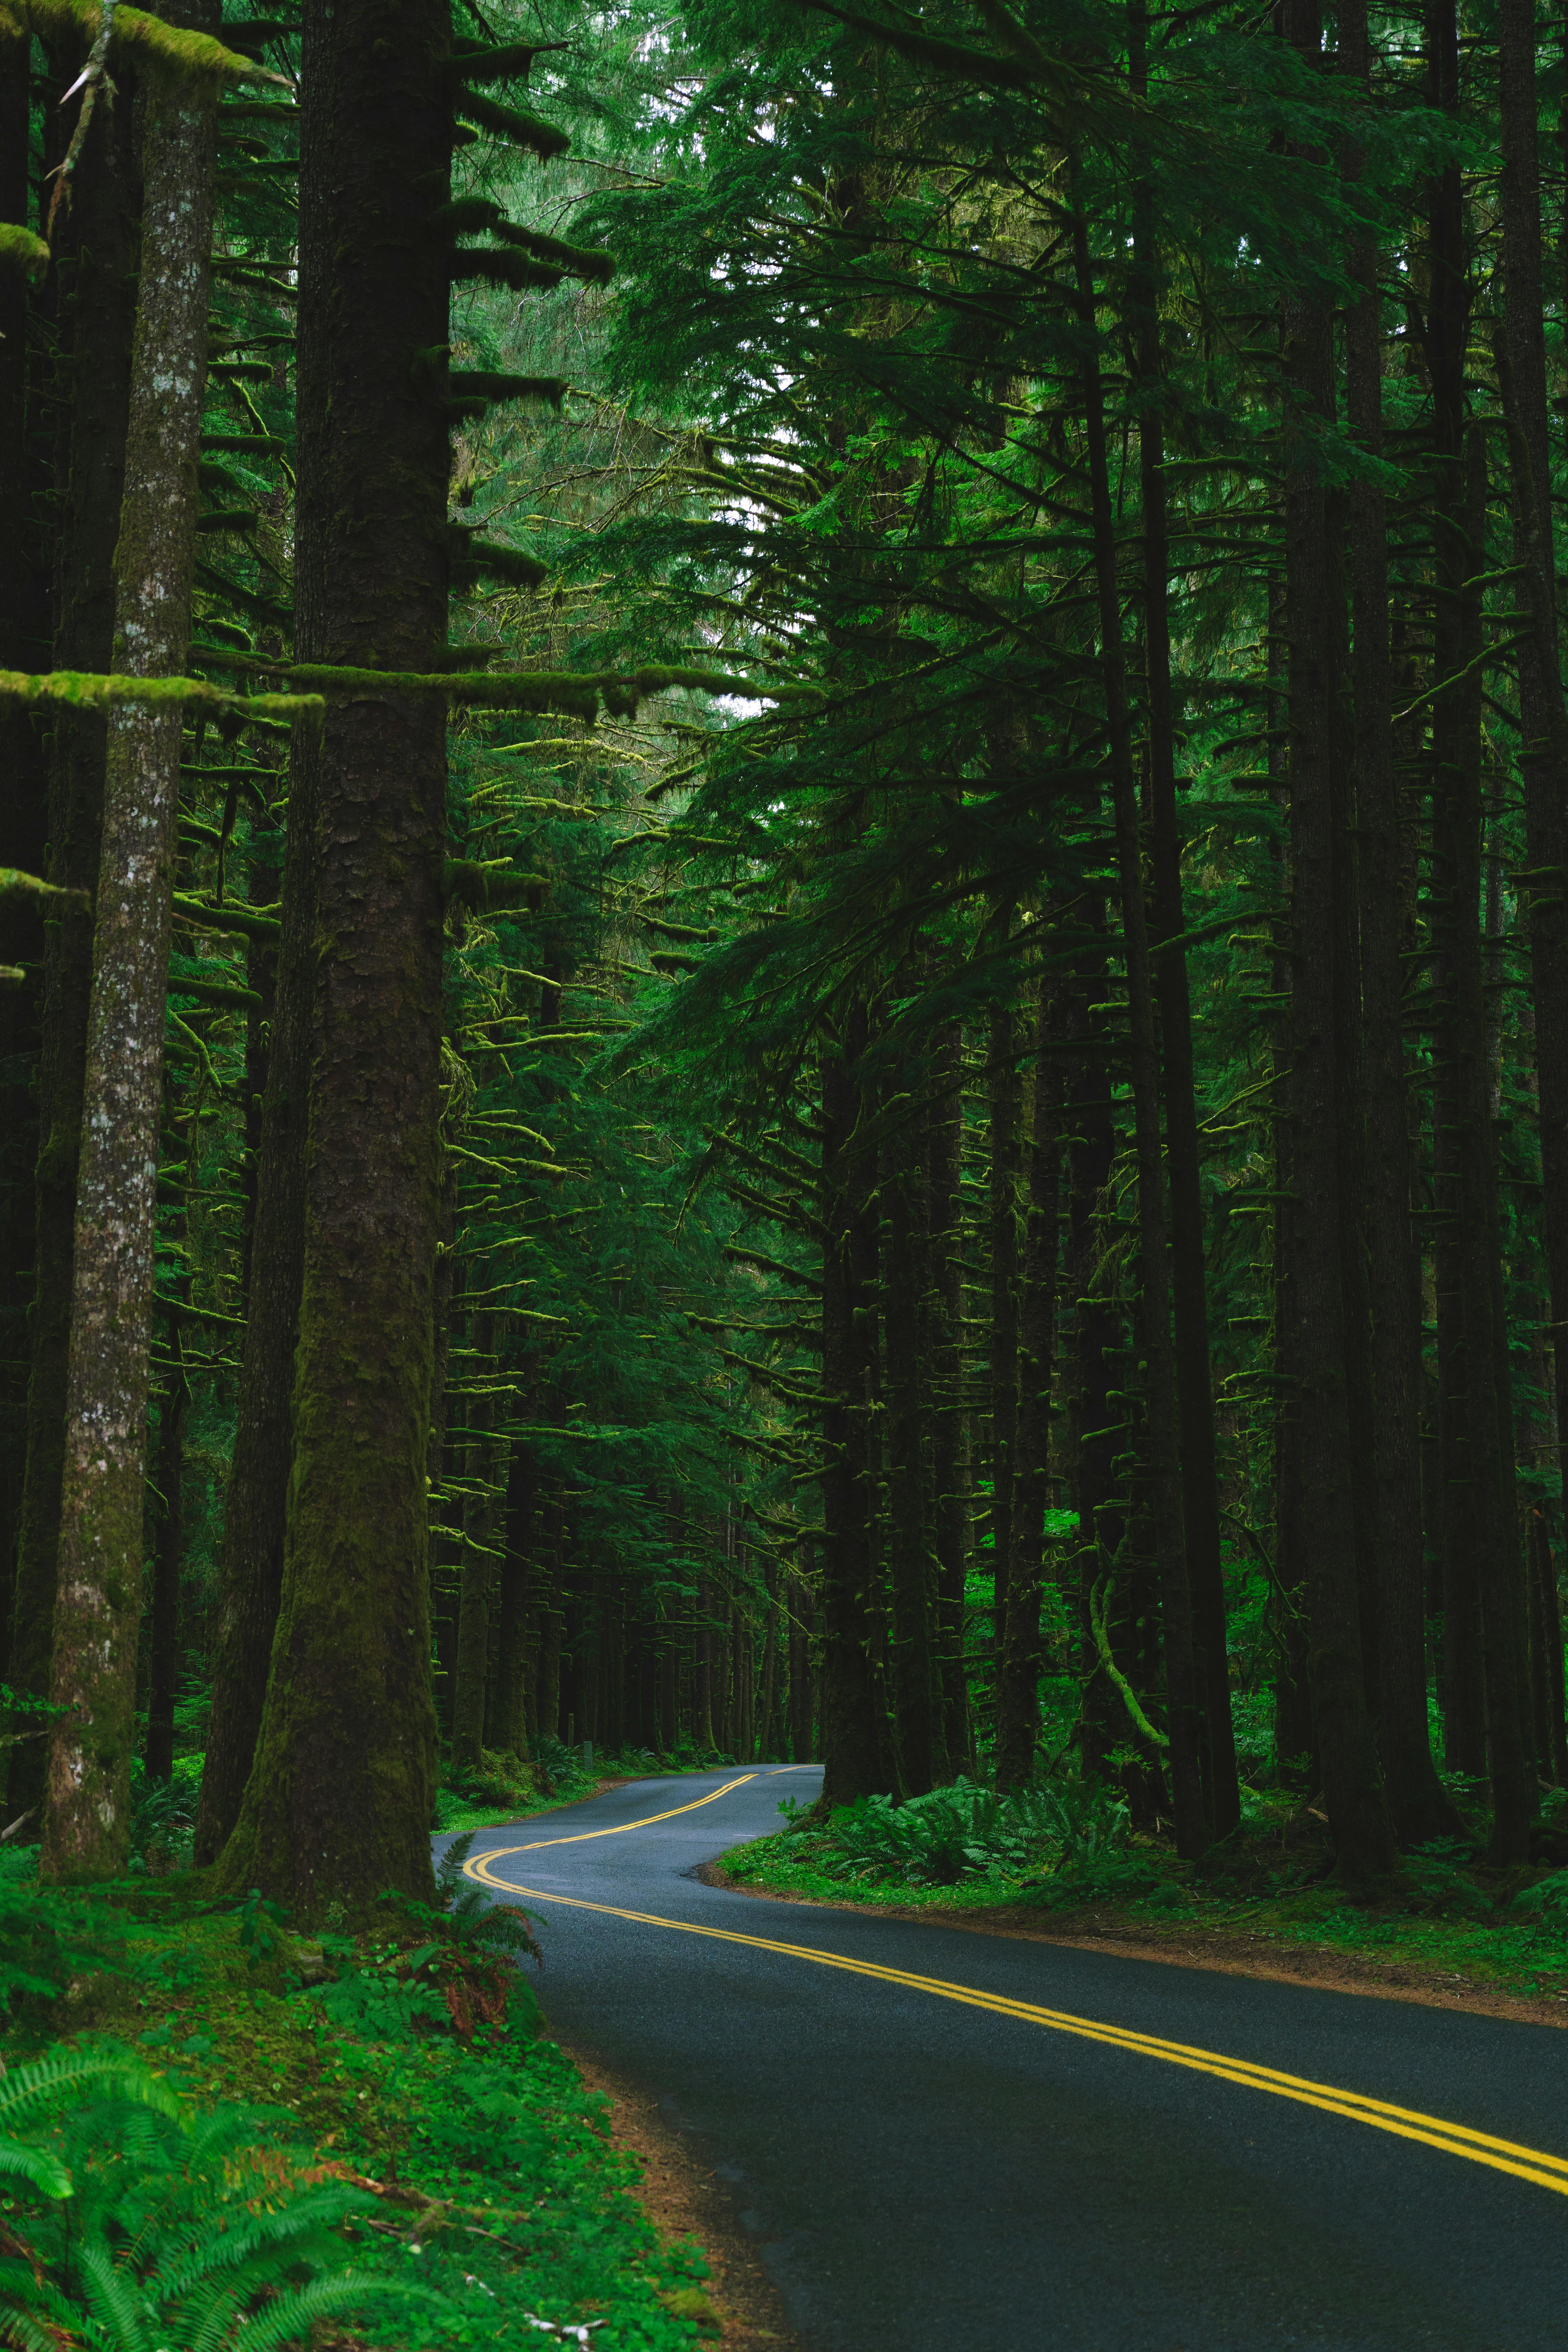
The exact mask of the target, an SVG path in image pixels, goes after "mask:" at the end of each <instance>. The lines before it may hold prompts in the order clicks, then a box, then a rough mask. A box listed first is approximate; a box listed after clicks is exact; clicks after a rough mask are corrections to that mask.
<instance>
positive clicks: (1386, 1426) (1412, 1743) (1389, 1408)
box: [1340, 0, 1459, 1845]
mask: <svg viewBox="0 0 1568 2352" xmlns="http://www.w3.org/2000/svg"><path fill="white" fill-rule="evenodd" d="M1340 46H1341V62H1342V67H1343V68H1344V70H1346V71H1347V72H1350V73H1352V74H1354V75H1355V76H1356V77H1357V78H1358V79H1361V80H1362V81H1363V82H1366V81H1368V80H1369V79H1370V76H1371V65H1372V59H1371V46H1370V41H1369V38H1368V30H1367V10H1366V5H1365V0H1352V5H1351V7H1350V10H1349V12H1348V14H1347V15H1345V16H1342V19H1341V38H1340ZM1377 259H1378V257H1377V249H1376V247H1375V246H1374V245H1373V244H1372V243H1371V242H1364V243H1363V244H1361V245H1359V246H1358V247H1357V249H1356V252H1355V255H1354V261H1355V268H1356V275H1357V278H1358V280H1359V283H1360V285H1361V288H1362V293H1361V298H1360V299H1359V300H1358V301H1357V302H1356V303H1355V304H1354V305H1353V306H1352V308H1351V310H1349V312H1348V313H1347V315H1346V321H1345V405H1346V421H1347V423H1348V425H1349V426H1350V430H1351V432H1352V435H1353V436H1354V437H1355V440H1356V443H1357V445H1358V446H1359V447H1360V448H1362V449H1363V450H1364V451H1365V452H1366V454H1367V456H1368V457H1370V458H1372V459H1373V460H1374V461H1381V459H1382V457H1383V328H1382V312H1383V303H1382V297H1381V294H1380V293H1379V290H1378V281H1377ZM1350 571H1351V602H1352V614H1353V621H1354V637H1353V652H1352V691H1353V695H1354V705H1355V792H1356V810H1357V817H1358V822H1359V826H1360V835H1359V841H1360V867H1361V886H1362V887H1361V902H1360V917H1361V923H1360V931H1361V1015H1362V1024H1363V1040H1364V1051H1365V1072H1366V1091H1367V1096H1368V1098H1369V1100H1370V1101H1371V1102H1372V1103H1373V1105H1374V1106H1375V1111H1374V1115H1373V1117H1372V1118H1369V1119H1368V1121H1367V1123H1366V1133H1365V1146H1364V1150H1365V1159H1364V1168H1365V1179H1366V1209H1365V1218H1366V1226H1365V1230H1366V1245H1367V1263H1368V1271H1369V1279H1370V1285H1371V1314H1372V1373H1373V1388H1374V1391H1375V1393H1376V1401H1377V1422H1376V1427H1377V1486H1376V1494H1375V1555H1376V1560H1377V1570H1378V1577H1377V1621H1378V1724H1377V1738H1378V1749H1379V1753H1380V1755H1381V1757H1382V1759H1383V1779H1384V1792H1385V1794H1386V1796H1387V1800H1388V1810H1389V1815H1390V1818H1391V1819H1392V1821H1393V1823H1394V1833H1395V1835H1396V1836H1397V1837H1398V1838H1399V1839H1400V1841H1401V1843H1404V1844H1405V1845H1412V1844H1420V1843H1422V1842H1423V1841H1424V1840H1426V1839H1429V1838H1436V1837H1445V1836H1451V1835H1454V1834H1457V1833H1458V1828H1459V1821H1458V1814H1457V1812H1456V1811H1455V1810H1454V1806H1453V1804H1452V1802H1451V1801H1450V1800H1449V1798H1448V1796H1447V1792H1446V1791H1445V1790H1444V1788H1443V1785H1442V1782H1441V1781H1440V1780H1438V1778H1437V1774H1436V1768H1435V1766H1434V1764H1433V1762H1432V1748H1431V1742H1430V1739H1429V1738H1428V1735H1427V1728H1426V1612H1425V1604H1424V1582H1425V1579H1424V1560H1423V1551H1422V1511H1421V1411H1420V1399H1421V1381H1422V1373H1421V1261H1420V1255H1419V1252H1418V1250H1417V1247H1416V1244H1415V1237H1414V1234H1413V1231H1412V1227H1411V1223H1410V1205H1411V1193H1412V1186H1413V1176H1414V1171H1413V1167H1412V1159H1411V1150H1410V1118H1411V1113H1410V1103H1409V1096H1408V1090H1407V1087H1406V1083H1405V1039H1404V1031H1403V1027H1402V1021H1403V1012H1404V1007H1403V1001H1402V1000H1403V993H1404V983H1403V976H1402V965H1401V961H1400V957H1401V950H1402V949H1403V946H1404V937H1403V929H1404V926H1403V911H1404V910H1403V900H1404V892H1403V890H1402V888H1401V883H1400V873H1401V855H1400V839H1399V793H1398V786H1397V782H1396V781H1395V776H1394V727H1393V715H1394V671H1393V661H1392V656H1391V649H1390V644H1389V626H1388V606H1389V581H1388V525H1387V513H1386V501H1385V498H1384V489H1383V485H1382V483H1381V481H1380V480H1378V479H1377V478H1375V477H1373V478H1368V479H1366V480H1363V481H1360V482H1357V483H1355V484H1354V485H1353V486H1352V489H1351V492H1350Z"/></svg>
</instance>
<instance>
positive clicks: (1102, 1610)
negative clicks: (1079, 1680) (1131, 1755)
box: [1089, 1576, 1171, 1748]
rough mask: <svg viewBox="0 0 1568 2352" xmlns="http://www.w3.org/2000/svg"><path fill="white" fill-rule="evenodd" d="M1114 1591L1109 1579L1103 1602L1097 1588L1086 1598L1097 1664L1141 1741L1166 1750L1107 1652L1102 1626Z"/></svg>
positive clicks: (1166, 1743)
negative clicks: (1119, 1700)
mask: <svg viewBox="0 0 1568 2352" xmlns="http://www.w3.org/2000/svg"><path fill="white" fill-rule="evenodd" d="M1115 1590H1116V1579H1115V1578H1114V1576H1111V1577H1108V1578H1107V1579H1106V1582H1105V1585H1104V1595H1105V1597H1104V1599H1103V1600H1101V1598H1100V1591H1101V1588H1100V1586H1099V1585H1096V1586H1094V1587H1093V1589H1092V1590H1091V1591H1090V1592H1089V1631H1090V1633H1092V1634H1093V1635H1094V1646H1095V1648H1096V1649H1097V1650H1098V1651H1099V1653H1100V1664H1101V1665H1102V1666H1103V1667H1104V1668H1105V1671H1106V1673H1107V1674H1108V1675H1110V1679H1111V1681H1112V1682H1113V1683H1114V1684H1115V1685H1116V1687H1117V1689H1118V1690H1119V1691H1120V1692H1121V1703H1122V1705H1123V1706H1125V1707H1126V1709H1127V1712H1128V1714H1129V1715H1130V1716H1131V1717H1132V1720H1133V1722H1134V1724H1135V1725H1136V1726H1137V1727H1138V1729H1139V1730H1140V1731H1141V1732H1142V1734H1143V1737H1144V1738H1145V1739H1152V1741H1153V1743H1154V1745H1155V1747H1156V1748H1169V1746H1170V1744H1171V1742H1170V1738H1169V1736H1168V1735H1167V1734H1166V1733H1165V1732H1163V1731H1156V1729H1155V1728H1154V1726H1153V1725H1152V1723H1151V1722H1150V1720H1149V1718H1148V1717H1147V1716H1146V1715H1145V1714H1144V1712H1143V1710H1142V1707H1141V1706H1140V1705H1139V1704H1138V1694H1137V1692H1136V1691H1135V1690H1134V1689H1133V1687H1132V1685H1131V1683H1130V1682H1129V1681H1128V1679H1127V1677H1126V1675H1124V1674H1123V1673H1122V1671H1121V1667H1120V1666H1119V1665H1118V1664H1117V1663H1116V1659H1115V1656H1114V1654H1113V1653H1112V1651H1111V1647H1110V1632H1109V1630H1108V1628H1107V1625H1106V1619H1107V1617H1108V1616H1109V1614H1110V1596H1111V1594H1112V1593H1113V1592H1114V1591H1115Z"/></svg>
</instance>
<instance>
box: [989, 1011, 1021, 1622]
mask: <svg viewBox="0 0 1568 2352" xmlns="http://www.w3.org/2000/svg"><path fill="white" fill-rule="evenodd" d="M990 1057H991V1060H990V1070H989V1073H988V1090H989V1095H990V1114H991V1138H990V1141H991V1193H990V1203H989V1205H990V1212H991V1334H990V1353H991V1460H990V1465H989V1467H990V1471H991V1565H992V1570H993V1573H994V1595H995V1598H994V1603H993V1609H992V1640H993V1647H994V1654H995V1657H996V1659H997V1660H998V1662H999V1661H1000V1659H1001V1656H1002V1653H1003V1649H1004V1647H1005V1642H1006V1625H1007V1571H1008V1568H1009V1566H1010V1564H1011V1560H1012V1554H1013V1466H1014V1458H1015V1452H1016V1445H1017V1438H1018V1160H1019V1136H1018V1096H1019V1087H1018V1066H1017V1025H1016V1015H1015V1013H1014V1011H1013V1007H1012V1006H1011V1005H1010V1004H997V1005H994V1006H993V1007H992V1011H991V1034H990Z"/></svg>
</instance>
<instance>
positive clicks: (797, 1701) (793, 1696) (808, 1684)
mask: <svg viewBox="0 0 1568 2352" xmlns="http://www.w3.org/2000/svg"><path fill="white" fill-rule="evenodd" d="M806 1556H807V1554H806V1551H805V1548H804V1547H803V1555H802V1557H803V1565H802V1568H801V1570H799V1571H798V1572H797V1573H796V1574H795V1575H794V1576H792V1577H791V1579H790V1580H789V1586H788V1593H789V1745H790V1760H791V1762H792V1763H795V1764H809V1763H810V1762H811V1761H812V1760H813V1750H814V1748H815V1747H816V1741H815V1738H814V1737H813V1734H814V1733H815V1731H816V1710H815V1708H814V1706H813V1705H812V1699H813V1692H812V1672H811V1631H812V1621H813V1619H814V1618H815V1616H816V1608H815V1605H814V1602H813V1600H812V1591H811V1579H810V1575H809V1572H808V1571H807V1570H805V1565H804V1562H805V1557H806Z"/></svg>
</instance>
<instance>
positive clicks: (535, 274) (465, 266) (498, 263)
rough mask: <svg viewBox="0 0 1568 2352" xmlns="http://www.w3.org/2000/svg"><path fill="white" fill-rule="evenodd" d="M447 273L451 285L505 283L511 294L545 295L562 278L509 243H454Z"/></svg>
mask: <svg viewBox="0 0 1568 2352" xmlns="http://www.w3.org/2000/svg"><path fill="white" fill-rule="evenodd" d="M565 275H566V272H565V271H564V270H563V269H552V268H547V267H546V266H545V264H544V263H543V262H542V261H535V259H534V258H533V256H532V255H531V253H522V252H520V251H519V249H518V248H517V247H515V246H510V245H500V246H496V245H473V246H455V247H453V249H452V257H451V261H450V263H449V264H448V267H447V276H448V277H449V278H450V279H451V281H452V283H453V285H454V286H473V285H484V286H504V287H505V288H506V289H507V291H508V292H509V293H510V294H548V293H550V292H551V291H552V289H554V288H555V287H557V286H559V285H560V284H561V282H562V280H563V278H564V277H565Z"/></svg>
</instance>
